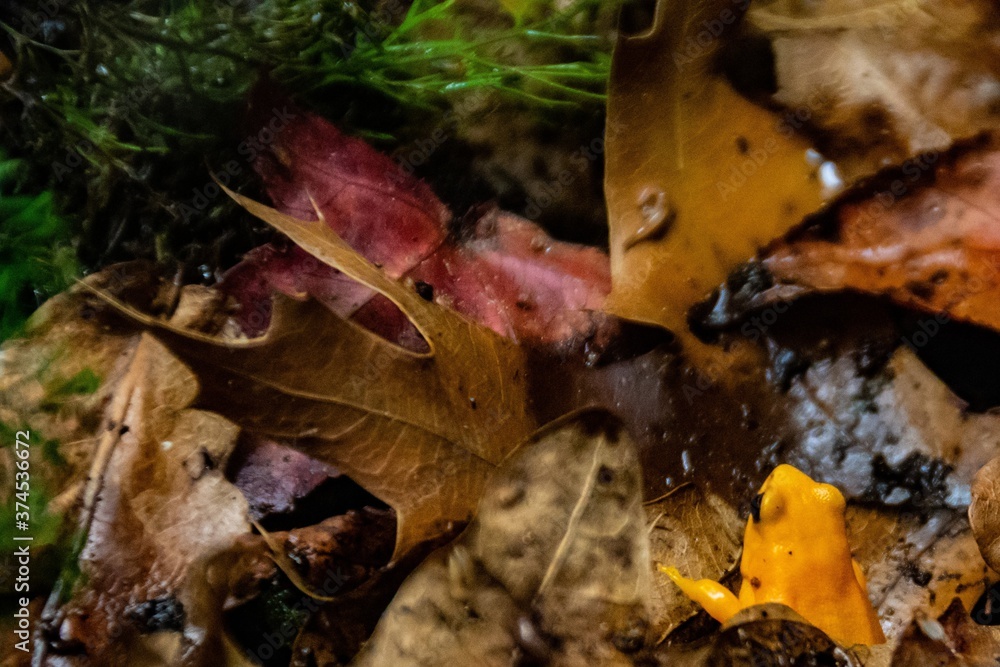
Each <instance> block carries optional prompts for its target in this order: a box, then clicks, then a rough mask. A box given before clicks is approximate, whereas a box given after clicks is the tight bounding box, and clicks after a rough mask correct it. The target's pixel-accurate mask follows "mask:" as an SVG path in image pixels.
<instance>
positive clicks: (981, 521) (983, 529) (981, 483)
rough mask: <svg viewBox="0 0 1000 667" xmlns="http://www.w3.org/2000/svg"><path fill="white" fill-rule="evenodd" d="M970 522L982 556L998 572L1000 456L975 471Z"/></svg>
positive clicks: (999, 552)
mask: <svg viewBox="0 0 1000 667" xmlns="http://www.w3.org/2000/svg"><path fill="white" fill-rule="evenodd" d="M969 523H970V524H971V525H972V532H973V533H974V534H975V536H976V542H977V543H978V544H979V551H980V552H981V553H982V554H983V558H984V559H985V560H986V562H987V563H989V565H990V567H991V568H993V569H994V570H995V571H997V572H1000V457H997V458H994V459H992V460H991V461H990V462H989V463H987V464H986V465H984V466H983V468H982V469H981V470H980V471H979V472H978V473H976V477H975V479H974V480H973V482H972V503H971V504H970V505H969Z"/></svg>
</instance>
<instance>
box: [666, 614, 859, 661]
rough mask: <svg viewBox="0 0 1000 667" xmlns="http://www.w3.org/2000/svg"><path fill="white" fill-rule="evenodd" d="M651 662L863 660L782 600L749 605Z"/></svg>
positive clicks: (667, 650)
mask: <svg viewBox="0 0 1000 667" xmlns="http://www.w3.org/2000/svg"><path fill="white" fill-rule="evenodd" d="M649 660H650V661H651V662H652V664H654V665H663V666H664V667H667V666H669V667H716V666H721V665H727V666H729V665H731V666H732V667H751V666H754V665H772V664H773V665H829V666H830V667H855V665H857V664H858V663H857V662H856V660H855V658H854V657H853V656H852V655H851V654H849V653H848V652H847V651H845V650H844V649H842V648H840V647H839V646H837V645H836V644H835V643H834V642H833V640H832V639H830V638H829V637H827V636H826V635H825V634H823V632H822V631H821V630H820V629H819V628H816V627H813V626H812V625H809V623H807V622H806V620H805V619H804V618H802V617H801V616H799V615H798V614H796V613H795V612H794V611H792V610H791V609H789V608H788V607H786V606H784V605H780V604H766V605H757V606H754V607H750V608H748V609H744V610H743V611H741V612H740V613H739V614H737V615H736V616H734V617H733V618H732V619H730V621H729V622H728V623H726V624H725V625H724V626H723V627H722V629H720V630H719V632H717V633H715V634H714V635H712V636H711V637H710V638H708V639H707V640H706V641H703V642H698V643H696V644H694V645H690V644H688V645H678V646H666V647H664V648H662V649H659V650H657V651H654V652H653V653H652V654H651V656H649Z"/></svg>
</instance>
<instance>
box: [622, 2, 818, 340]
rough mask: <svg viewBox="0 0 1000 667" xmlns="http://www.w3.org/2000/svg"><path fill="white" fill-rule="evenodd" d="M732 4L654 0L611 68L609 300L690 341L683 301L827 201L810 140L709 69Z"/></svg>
mask: <svg viewBox="0 0 1000 667" xmlns="http://www.w3.org/2000/svg"><path fill="white" fill-rule="evenodd" d="M737 11H738V8H737V7H736V6H735V5H734V4H733V3H731V2H728V1H726V0H720V1H718V2H715V1H703V0H685V1H683V2H662V1H661V2H659V3H658V5H657V10H656V17H655V21H654V23H653V26H652V27H651V29H650V30H649V32H648V33H644V34H640V35H635V36H628V37H624V38H622V39H621V40H620V41H619V43H618V44H617V46H616V49H615V55H614V64H613V68H612V73H611V84H610V85H611V88H610V94H609V101H608V125H607V142H608V149H607V177H606V183H605V189H606V192H607V199H608V214H609V220H610V227H611V230H610V251H611V273H612V287H613V289H612V293H611V296H610V297H609V300H608V305H607V308H608V310H610V311H611V312H613V313H615V314H617V315H620V316H622V317H625V318H630V319H636V320H640V321H643V322H650V323H654V324H659V325H662V326H664V327H666V328H668V329H670V330H671V331H673V332H674V333H675V334H677V335H678V336H681V337H682V338H683V339H684V341H685V344H687V345H689V346H694V345H697V341H696V340H695V339H693V338H692V337H691V336H690V334H688V333H687V332H688V320H687V318H688V311H689V309H690V308H691V307H692V306H694V305H695V304H696V303H698V302H699V301H701V300H703V299H705V298H706V297H707V296H708V295H709V294H710V293H711V292H712V290H713V289H715V288H716V287H717V286H718V285H719V284H720V283H722V282H723V281H724V280H725V279H726V277H727V276H728V275H729V273H730V272H731V271H733V270H734V269H735V268H736V267H737V266H738V265H740V264H741V263H743V262H744V261H746V260H747V259H748V258H750V257H752V256H754V255H755V254H756V253H757V251H758V250H759V249H760V248H762V247H764V246H765V245H767V244H768V243H769V242H770V241H771V239H773V238H775V237H776V236H780V235H781V234H783V233H784V232H786V231H787V230H788V229H790V228H792V227H793V226H794V225H795V224H797V223H798V222H799V220H800V219H801V218H802V216H804V215H806V214H808V213H811V212H812V211H814V210H816V209H817V208H819V206H820V204H821V203H822V201H823V192H822V186H821V184H820V182H819V179H818V177H817V172H816V170H817V167H818V165H814V164H810V163H809V161H808V159H807V155H806V151H807V149H808V148H809V146H808V144H807V143H806V142H805V141H803V140H802V139H800V138H798V137H797V136H795V133H794V132H793V131H792V130H791V128H789V127H787V126H784V125H782V123H781V120H780V118H778V117H777V116H775V115H773V114H772V113H771V112H769V111H767V110H765V109H763V108H761V107H758V106H755V105H754V104H753V103H751V102H749V101H748V100H746V99H745V98H743V97H741V96H740V95H739V94H738V93H737V92H736V91H735V90H734V89H733V88H732V86H731V85H730V84H729V83H728V82H727V81H726V80H725V79H724V78H722V77H720V76H719V75H718V74H717V72H716V70H715V69H714V67H713V63H714V62H715V60H714V58H715V56H717V54H718V51H719V49H720V48H721V46H722V44H723V42H724V41H725V40H726V39H728V38H731V37H732V36H733V35H734V34H735V33H736V31H737V26H738V24H739V20H738V18H739V17H738V16H737ZM709 24H711V25H712V26H715V24H718V28H714V27H713V30H717V31H718V32H719V34H720V35H721V38H720V37H719V36H710V35H709V33H708V28H706V26H707V25H709ZM706 36H707V37H706ZM699 39H701V40H702V41H701V42H698V41H697V40H699ZM705 42H707V44H705V45H702V43H705Z"/></svg>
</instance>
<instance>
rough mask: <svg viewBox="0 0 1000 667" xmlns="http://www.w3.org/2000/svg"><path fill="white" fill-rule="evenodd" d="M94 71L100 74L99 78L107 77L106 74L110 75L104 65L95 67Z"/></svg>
mask: <svg viewBox="0 0 1000 667" xmlns="http://www.w3.org/2000/svg"><path fill="white" fill-rule="evenodd" d="M94 71H95V72H97V73H98V74H100V75H101V76H107V75H108V74H110V72H108V68H107V67H105V66H104V65H98V66H97V67H95V68H94Z"/></svg>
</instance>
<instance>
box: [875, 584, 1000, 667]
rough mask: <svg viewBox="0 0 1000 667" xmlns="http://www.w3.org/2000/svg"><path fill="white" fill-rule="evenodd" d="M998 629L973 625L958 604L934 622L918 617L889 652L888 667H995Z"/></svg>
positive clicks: (999, 653) (999, 644)
mask: <svg viewBox="0 0 1000 667" xmlns="http://www.w3.org/2000/svg"><path fill="white" fill-rule="evenodd" d="M997 656H1000V628H996V627H985V626H982V625H977V624H976V623H974V622H973V620H972V618H971V617H970V616H969V612H968V611H966V608H965V606H964V605H963V604H962V603H961V601H960V600H957V599H956V600H953V601H952V604H951V605H950V606H949V607H948V609H947V610H946V611H945V612H944V613H943V614H942V615H941V616H940V617H939V618H937V619H936V620H935V619H934V617H933V615H931V614H920V615H919V616H918V618H916V619H914V621H913V623H912V624H911V625H910V626H909V627H908V628H907V629H906V632H905V633H904V634H903V636H902V638H901V639H900V644H899V646H898V647H897V648H896V650H895V651H894V652H893V655H892V667H928V666H929V665H936V666H937V667H995V666H996V664H997Z"/></svg>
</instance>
